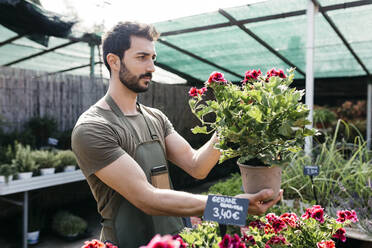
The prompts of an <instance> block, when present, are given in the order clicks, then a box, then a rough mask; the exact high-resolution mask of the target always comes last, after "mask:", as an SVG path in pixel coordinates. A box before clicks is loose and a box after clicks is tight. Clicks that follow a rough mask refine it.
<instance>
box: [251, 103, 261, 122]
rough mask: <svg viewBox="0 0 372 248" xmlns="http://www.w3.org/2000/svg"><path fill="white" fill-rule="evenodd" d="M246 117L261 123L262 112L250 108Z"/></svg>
mask: <svg viewBox="0 0 372 248" xmlns="http://www.w3.org/2000/svg"><path fill="white" fill-rule="evenodd" d="M248 115H249V116H250V117H252V118H253V119H255V120H256V121H257V122H260V123H262V112H261V111H260V109H259V108H258V107H257V106H253V107H252V108H250V110H249V111H248Z"/></svg>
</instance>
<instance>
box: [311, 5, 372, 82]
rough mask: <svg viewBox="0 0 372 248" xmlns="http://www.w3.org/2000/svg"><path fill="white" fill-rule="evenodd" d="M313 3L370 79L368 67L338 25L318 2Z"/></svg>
mask: <svg viewBox="0 0 372 248" xmlns="http://www.w3.org/2000/svg"><path fill="white" fill-rule="evenodd" d="M311 1H312V2H313V4H314V5H315V6H318V8H319V11H320V12H321V13H322V15H323V16H324V18H325V19H326V20H327V22H328V23H329V25H331V27H332V29H333V30H334V31H335V32H336V34H337V35H338V37H339V38H340V39H341V40H342V42H343V43H344V45H345V46H346V47H347V49H348V50H349V52H350V53H351V54H352V55H353V56H354V58H355V60H356V61H357V62H358V63H359V65H360V66H361V67H362V68H363V70H364V72H365V73H366V74H367V76H368V77H370V73H369V71H368V69H367V67H366V66H365V65H364V63H363V62H362V60H361V59H360V58H359V57H358V55H357V54H356V53H355V52H354V50H353V48H352V47H351V46H350V44H349V42H347V40H346V39H345V37H344V36H343V35H342V33H341V32H340V30H339V29H338V28H337V26H336V24H335V23H334V22H333V21H332V19H331V18H330V17H329V16H328V14H327V13H326V12H325V11H324V9H323V7H322V6H321V5H320V4H319V3H318V1H317V0H311ZM366 2H371V3H372V1H366Z"/></svg>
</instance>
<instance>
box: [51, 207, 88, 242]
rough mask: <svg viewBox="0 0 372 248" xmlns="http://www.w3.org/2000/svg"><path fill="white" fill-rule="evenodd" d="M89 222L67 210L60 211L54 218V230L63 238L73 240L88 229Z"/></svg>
mask: <svg viewBox="0 0 372 248" xmlns="http://www.w3.org/2000/svg"><path fill="white" fill-rule="evenodd" d="M87 227H88V224H87V222H86V221H85V220H84V219H82V218H81V217H79V216H76V215H73V214H72V213H69V212H67V211H59V212H57V213H56V214H55V216H54V217H53V220H52V228H53V230H54V231H55V232H56V233H57V234H58V235H60V236H61V237H63V238H66V239H70V240H73V239H75V238H77V237H78V236H79V235H80V234H83V233H85V231H86V230H87Z"/></svg>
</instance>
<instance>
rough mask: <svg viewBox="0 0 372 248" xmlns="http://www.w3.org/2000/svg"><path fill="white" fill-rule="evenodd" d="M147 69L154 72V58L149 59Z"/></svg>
mask: <svg viewBox="0 0 372 248" xmlns="http://www.w3.org/2000/svg"><path fill="white" fill-rule="evenodd" d="M147 71H148V72H155V61H154V60H151V61H150V62H149V63H148V66H147Z"/></svg>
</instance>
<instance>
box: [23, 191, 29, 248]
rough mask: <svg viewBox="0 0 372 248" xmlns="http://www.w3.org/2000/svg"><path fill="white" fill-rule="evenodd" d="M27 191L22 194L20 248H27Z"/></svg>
mask: <svg viewBox="0 0 372 248" xmlns="http://www.w3.org/2000/svg"><path fill="white" fill-rule="evenodd" d="M27 229H28V191H25V192H24V193H23V238H22V247H23V248H27V232H28V230H27Z"/></svg>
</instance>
